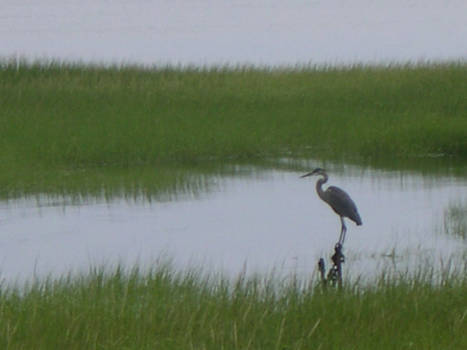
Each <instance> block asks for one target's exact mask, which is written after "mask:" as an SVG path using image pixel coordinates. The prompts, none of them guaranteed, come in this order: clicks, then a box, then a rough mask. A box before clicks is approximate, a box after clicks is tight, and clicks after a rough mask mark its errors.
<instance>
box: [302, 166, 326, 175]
mask: <svg viewBox="0 0 467 350" xmlns="http://www.w3.org/2000/svg"><path fill="white" fill-rule="evenodd" d="M312 175H324V176H326V171H325V170H324V169H321V168H316V169H315V170H313V171H312V172H311V173H308V174H305V175H302V176H300V177H307V176H312Z"/></svg>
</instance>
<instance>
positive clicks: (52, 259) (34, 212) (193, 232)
mask: <svg viewBox="0 0 467 350" xmlns="http://www.w3.org/2000/svg"><path fill="white" fill-rule="evenodd" d="M299 175H301V173H297V172H294V171H261V172H260V173H258V175H257V176H251V177H245V176H242V177H222V178H219V179H218V180H217V185H216V186H214V187H212V188H211V189H210V191H209V192H207V193H205V194H204V195H197V196H196V197H190V196H185V197H181V198H180V199H178V200H173V201H164V202H160V201H152V202H147V201H145V200H144V199H142V200H132V199H128V200H125V199H113V200H110V201H106V200H105V199H102V200H101V201H98V200H96V199H93V200H92V201H91V202H89V203H86V202H84V203H82V204H76V205H75V204H72V203H70V202H69V201H67V200H66V198H64V199H63V202H62V203H61V202H60V201H57V199H54V201H53V202H50V203H47V200H44V201H42V203H41V204H40V205H38V202H36V201H35V200H31V199H27V198H26V199H16V200H10V201H8V202H6V201H2V202H0V278H4V279H6V280H7V281H10V282H12V281H14V280H17V279H19V280H23V279H25V278H26V279H30V278H32V277H33V276H44V275H46V274H49V273H51V274H52V275H59V274H62V273H66V272H68V271H71V270H74V271H77V270H78V271H83V270H84V271H86V269H87V268H88V267H89V266H90V265H92V264H94V265H100V264H108V265H109V264H110V265H112V264H116V263H118V262H123V263H126V264H130V265H131V264H133V263H135V262H139V263H140V264H142V265H146V266H147V265H148V264H151V263H152V262H153V261H155V260H156V259H157V258H159V257H161V256H168V257H170V258H172V259H173V261H174V263H175V264H176V266H178V267H184V266H193V265H195V266H200V265H201V266H203V268H205V269H206V270H209V271H216V272H219V271H223V272H225V273H226V274H227V275H230V276H235V275H236V274H238V273H240V272H241V271H244V269H245V268H246V270H247V272H248V273H254V272H261V273H267V272H270V271H271V270H272V269H275V270H276V271H277V272H278V273H280V274H286V275H289V274H292V273H297V274H299V275H300V276H309V275H310V274H311V273H313V271H314V270H315V268H316V263H317V261H318V259H319V257H321V256H323V257H325V258H326V259H327V261H328V264H329V255H330V253H332V248H333V246H334V244H335V242H336V241H337V239H338V236H339V232H340V222H339V218H338V216H337V215H336V214H335V213H334V212H333V211H332V210H331V209H330V208H329V207H328V206H327V205H326V204H325V203H323V202H322V201H321V200H320V199H319V198H318V196H317V195H316V192H315V188H314V187H315V181H316V178H306V179H300V178H299ZM329 183H330V184H332V185H337V186H340V187H342V188H343V189H345V190H346V191H347V192H348V193H349V194H350V195H351V197H352V198H353V199H354V200H355V202H356V204H357V206H358V208H359V211H360V214H361V216H362V219H363V226H359V227H357V226H355V225H354V224H353V223H351V222H347V227H348V232H347V241H346V243H345V254H346V256H347V262H346V263H345V265H344V268H345V274H346V276H353V277H356V276H358V275H362V276H363V277H372V276H374V275H375V274H377V273H378V272H380V271H381V270H383V269H393V268H394V269H396V270H398V271H405V270H408V271H411V270H414V269H416V268H417V267H419V266H420V264H421V263H426V262H428V265H429V266H435V267H436V268H439V267H441V264H448V263H449V262H450V261H452V262H457V263H458V262H459V261H461V262H462V259H465V252H466V248H467V241H466V240H465V237H462V236H460V235H456V232H455V231H452V230H451V231H450V232H449V233H448V234H447V232H446V223H449V221H446V220H451V219H452V218H451V217H450V216H449V215H448V214H447V213H448V212H447V211H448V210H449V207H450V206H452V205H457V204H458V203H460V204H463V205H464V206H465V205H466V202H465V200H466V197H465V194H466V193H467V181H466V180H465V179H459V178H455V177H451V176H422V175H415V174H401V173H400V172H391V171H376V170H368V169H362V168H358V167H346V168H345V169H344V171H343V172H338V171H332V169H331V172H330V181H329ZM463 208H464V209H462V210H465V207H463ZM454 224H455V225H453V226H450V227H454V228H455V227H458V226H459V225H458V224H461V223H457V224H456V223H454ZM456 225H457V226H456ZM463 229H464V230H465V227H464V228H463ZM462 257H464V258H462ZM459 259H460V260H459ZM454 265H455V264H454Z"/></svg>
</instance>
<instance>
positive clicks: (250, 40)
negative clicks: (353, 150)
mask: <svg viewBox="0 0 467 350" xmlns="http://www.w3.org/2000/svg"><path fill="white" fill-rule="evenodd" d="M466 14H467V1H465V0H391V1H375V0H352V1H350V0H308V1H304V0H289V1H282V0H280V1H279V0H240V1H230V0H155V1H150V0H135V1H128V0H114V1H95V0H69V1H63V0H43V1H33V0H2V2H1V4H0V42H1V45H0V56H13V57H16V56H24V57H27V58H59V59H64V60H74V61H76V60H81V61H85V62H86V61H94V62H116V63H125V62H127V63H128V62H132V63H142V64H155V63H168V62H169V63H172V64H177V63H180V64H197V65H204V64H224V63H229V64H239V63H240V64H242V63H250V64H257V65H281V64H287V65H291V64H296V63H301V64H304V63H312V64H322V63H326V64H341V63H352V62H366V63H368V62H389V61H408V60H410V61H417V60H446V59H459V58H464V59H465V58H466V57H467V40H466V39H465V38H467V20H466Z"/></svg>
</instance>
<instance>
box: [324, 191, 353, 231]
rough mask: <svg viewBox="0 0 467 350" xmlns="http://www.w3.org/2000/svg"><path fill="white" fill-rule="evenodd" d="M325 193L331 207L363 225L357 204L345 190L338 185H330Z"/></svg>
mask: <svg viewBox="0 0 467 350" xmlns="http://www.w3.org/2000/svg"><path fill="white" fill-rule="evenodd" d="M324 193H325V196H326V197H325V200H326V202H327V203H328V204H329V205H330V206H331V208H332V209H333V210H334V211H335V212H336V213H337V214H339V215H341V216H345V217H348V218H349V219H351V220H353V221H355V222H356V223H357V225H361V223H362V219H361V218H360V215H359V214H358V210H357V206H356V205H355V203H354V201H353V200H352V198H350V196H349V195H348V194H347V192H345V191H344V190H342V189H340V188H339V187H336V186H329V187H328V188H327V190H326V191H325V192H324Z"/></svg>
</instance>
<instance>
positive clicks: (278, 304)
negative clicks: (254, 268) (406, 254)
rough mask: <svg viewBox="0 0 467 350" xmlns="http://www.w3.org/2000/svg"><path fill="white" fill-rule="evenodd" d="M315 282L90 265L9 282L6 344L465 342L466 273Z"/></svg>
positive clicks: (442, 345) (388, 345)
mask: <svg viewBox="0 0 467 350" xmlns="http://www.w3.org/2000/svg"><path fill="white" fill-rule="evenodd" d="M433 281H434V276H433V275H432V274H431V273H430V272H423V271H422V272H421V273H415V274H414V275H409V274H406V275H402V276H399V277H398V278H389V277H388V276H385V275H382V276H381V277H380V278H379V279H378V280H377V281H376V283H375V284H374V285H372V286H359V285H358V284H349V283H346V284H345V285H344V287H343V289H342V290H340V291H336V290H327V291H324V290H323V289H322V288H321V286H320V285H319V284H318V283H316V281H315V282H314V281H310V282H304V281H302V282H300V281H298V280H294V279H293V278H292V279H288V280H286V281H280V280H277V279H274V277H268V278H264V279H262V278H260V277H250V278H248V277H245V276H239V277H238V279H236V280H234V281H229V280H226V279H223V278H222V277H221V276H213V275H211V276H206V275H203V273H202V272H201V271H193V270H192V271H187V272H175V271H174V270H173V269H171V268H170V267H167V266H165V267H164V266H163V267H156V268H153V269H152V270H150V271H145V272H143V271H141V270H139V269H138V268H133V269H130V270H126V269H124V268H121V267H117V268H113V269H105V268H97V269H91V270H90V271H89V273H88V274H83V275H68V276H65V277H62V278H59V279H52V278H50V279H45V280H42V281H35V282H32V283H30V284H29V285H26V286H23V287H9V286H2V288H1V289H0V346H1V348H2V349H5V350H7V349H47V350H50V349H90V350H91V349H138V350H143V349H216V350H217V349H323V350H326V349H376V348H377V349H465V348H466V347H467V299H466V297H465V296H466V293H467V280H466V277H465V275H458V276H457V275H454V274H450V275H446V276H444V278H442V280H441V282H440V283H434V282H433Z"/></svg>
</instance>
